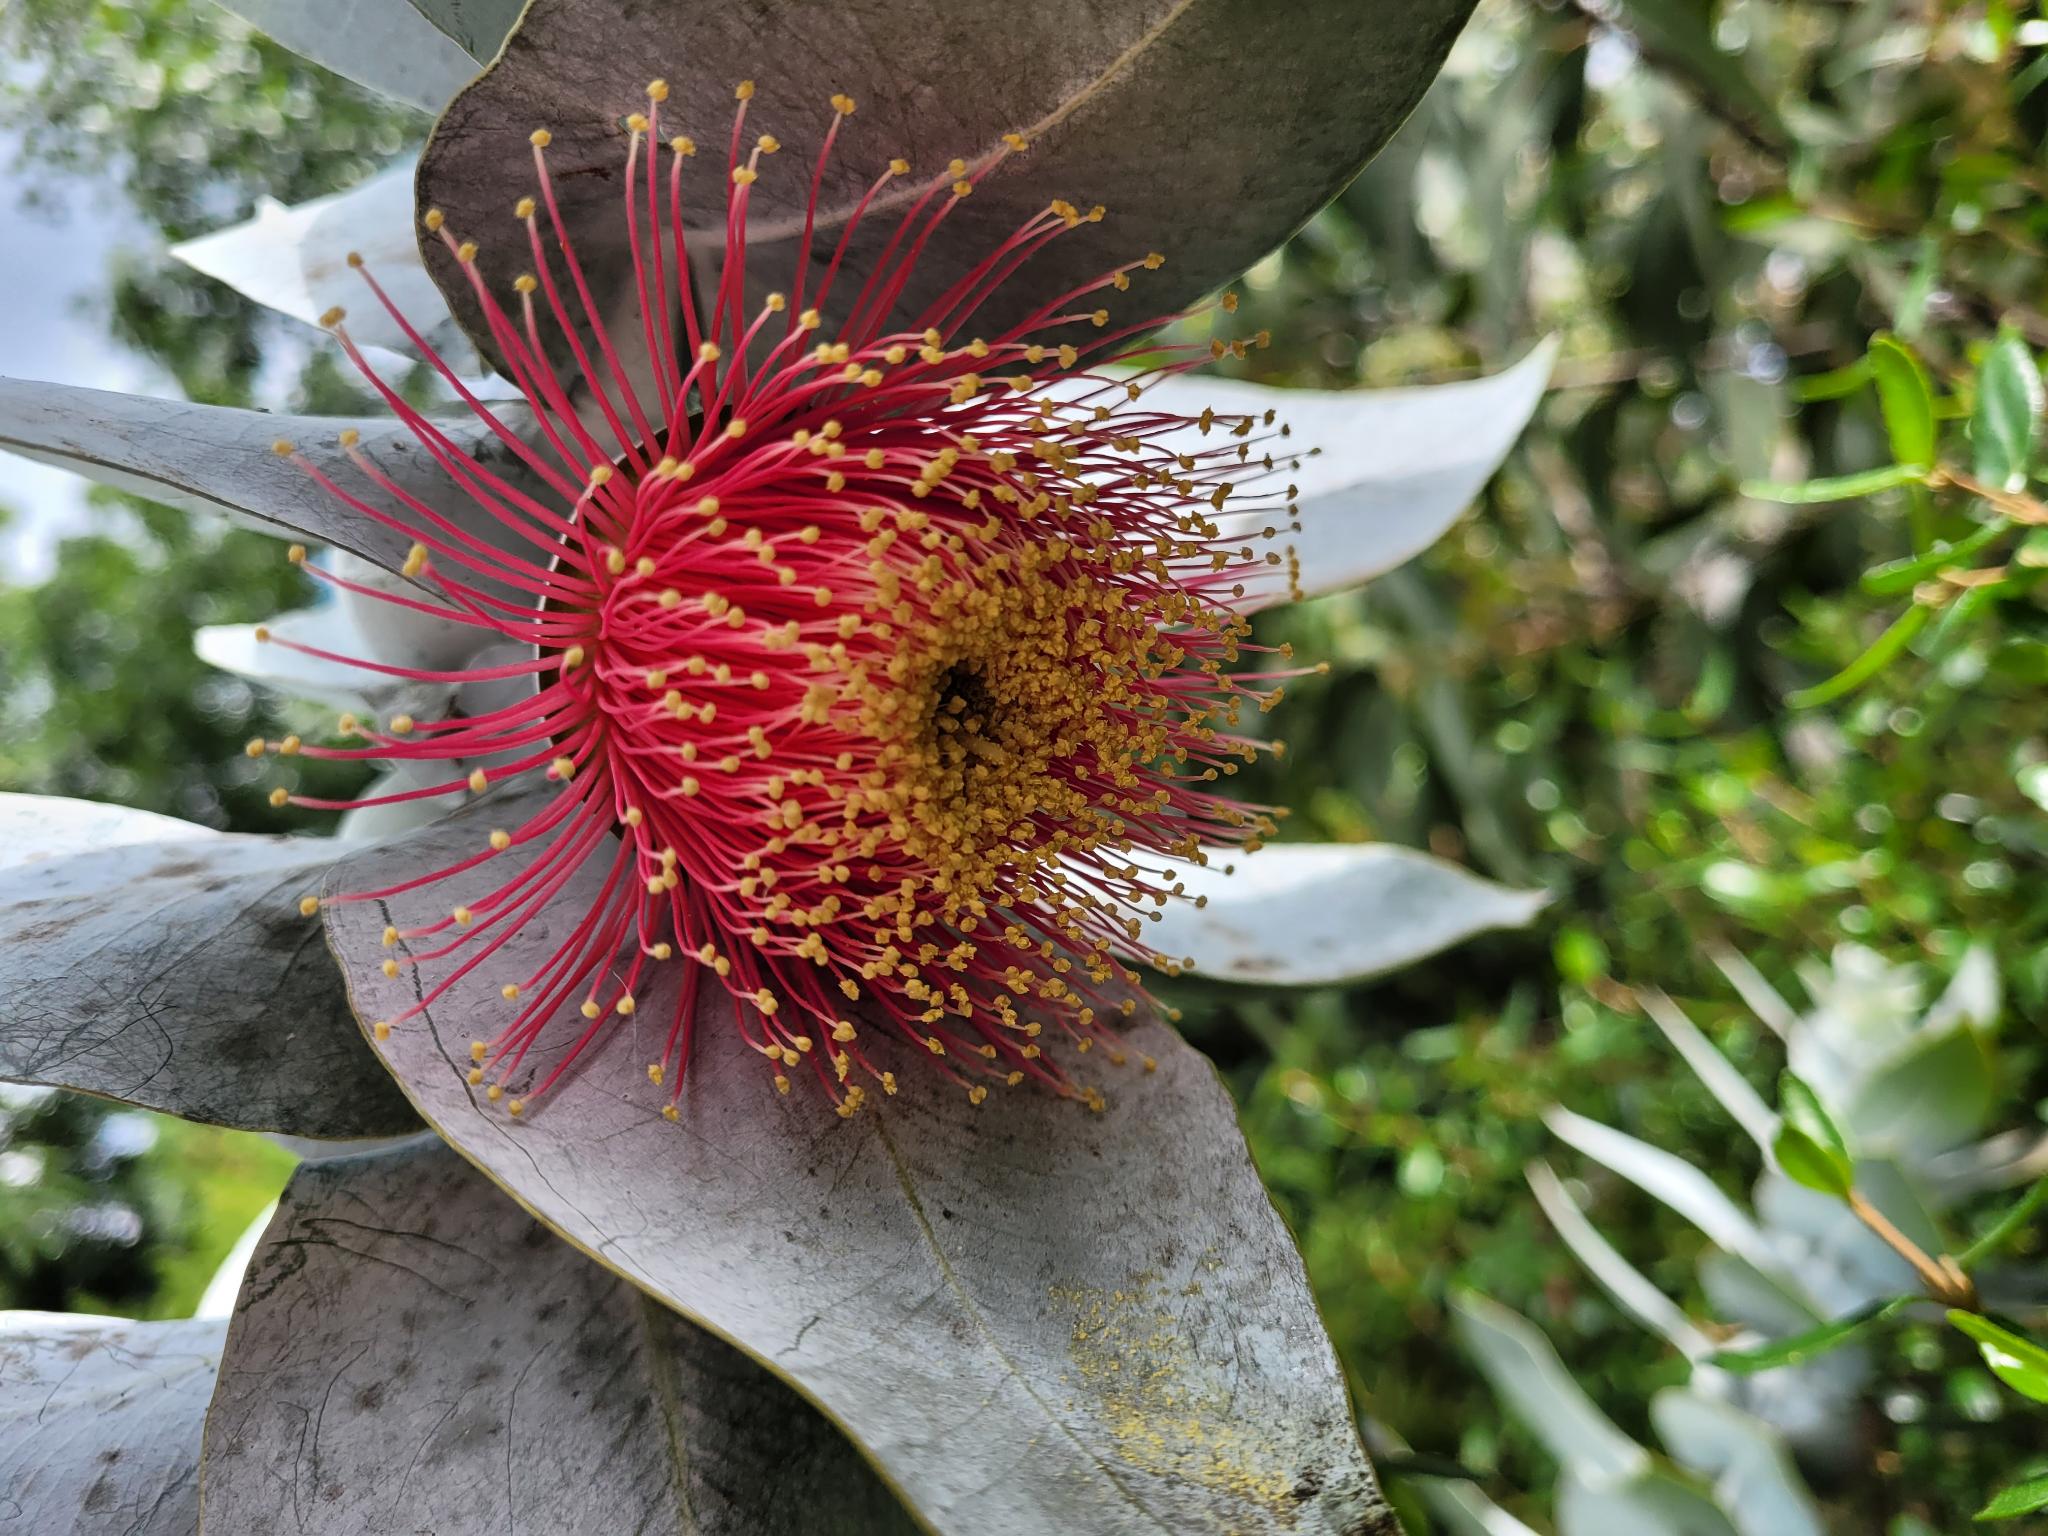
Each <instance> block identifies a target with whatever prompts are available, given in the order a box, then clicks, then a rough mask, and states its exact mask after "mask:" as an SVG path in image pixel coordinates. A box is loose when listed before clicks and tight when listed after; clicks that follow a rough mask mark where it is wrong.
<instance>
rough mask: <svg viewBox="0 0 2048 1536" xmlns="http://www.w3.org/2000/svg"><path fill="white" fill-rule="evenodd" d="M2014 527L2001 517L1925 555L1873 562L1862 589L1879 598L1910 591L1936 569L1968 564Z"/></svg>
mask: <svg viewBox="0 0 2048 1536" xmlns="http://www.w3.org/2000/svg"><path fill="white" fill-rule="evenodd" d="M2012 528H2013V525H2012V524H2011V523H2009V522H2007V521H2005V520H2004V519H2003V518H2000V519H1999V520H1998V521H1997V522H1993V523H1986V524H1985V525H1984V526H1983V527H1982V528H1979V529H1978V530H1977V531H1976V532H1975V533H1973V534H1971V535H1969V537H1967V538H1963V539H1958V540H1956V541H1955V542H1954V543H1950V542H1949V541H1947V540H1946V539H1944V540H1942V541H1940V543H1939V544H1938V545H1937V546H1936V547H1935V548H1934V549H1931V550H1929V551H1928V552H1927V553H1926V554H1924V555H1909V556H1907V557H1906V558H1905V559H1902V560H1887V561H1886V562H1885V563H1884V564H1883V565H1874V566H1872V567H1871V568H1870V569H1869V570H1867V571H1865V572H1864V573H1863V590H1864V591H1866V592H1869V593H1872V594H1873V595H1875V596H1878V597H1895V596H1897V595H1898V594H1899V593H1901V592H1910V591H1912V590H1913V588H1915V587H1916V586H1918V585H1919V584H1920V583H1921V582H1922V581H1925V580H1926V579H1927V578H1928V577H1930V576H1932V575H1933V574H1934V573H1935V572H1936V571H1939V570H1943V569H1945V568H1948V567H1952V566H1963V567H1967V566H1968V565H1969V563H1970V562H1971V561H1973V560H1974V559H1976V557H1977V556H1978V555H1980V554H1982V553H1983V552H1984V551H1985V550H1986V549H1988V548H1990V547H1991V545H1993V544H1995V543H1997V542H1998V540H1999V539H2001V538H2003V537H2004V536H2005V535H2006V534H2008V533H2010V532H2012Z"/></svg>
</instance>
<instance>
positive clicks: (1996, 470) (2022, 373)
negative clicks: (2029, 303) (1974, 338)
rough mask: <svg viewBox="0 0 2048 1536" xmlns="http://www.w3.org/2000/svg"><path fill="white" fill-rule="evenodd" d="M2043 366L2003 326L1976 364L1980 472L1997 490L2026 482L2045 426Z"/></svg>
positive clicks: (1974, 440) (1973, 435)
mask: <svg viewBox="0 0 2048 1536" xmlns="http://www.w3.org/2000/svg"><path fill="white" fill-rule="evenodd" d="M2042 406H2043V397H2042V389H2041V370H2040V368H2039V367H2038V366H2036V364H2035V362H2034V353H2033V349H2032V348H2030V347H2029V346H2028V345H2027V343H2026V340H2025V339H2024V338H2023V337H2021V336H2020V335H2019V334H2018V333H2017V332H2015V331H2012V330H2010V329H2006V330H2001V331H2000V332H1999V333H1998V339H1997V340H1996V341H1994V342H1993V343H1992V344H1991V346H1990V348H1989V349H1988V350H1987V351H1986V352H1985V354H1984V361H1983V362H1982V363H1981V364H1980V365H1979V366H1978V369H1977V409H1976V412H1975V414H1974V415H1972V416H1971V418H1970V441H1971V444H1972V446H1973V447H1974V449H1975V450H1976V457H1975V464H1976V471H1977V478H1978V479H1979V480H1981V481H1983V482H1984V483H1985V484H1986V485H1988V486H1991V487H1992V488H1993V489H1995V490H2001V491H2018V490H2023V489H2025V488H2026V484H2027V469H2028V467H2029V466H2030V465H2031V464H2032V462H2033V458H2034V444H2035V442H2036V441H2037V440H2038V439H2039V436H2040V430H2041V410H2042Z"/></svg>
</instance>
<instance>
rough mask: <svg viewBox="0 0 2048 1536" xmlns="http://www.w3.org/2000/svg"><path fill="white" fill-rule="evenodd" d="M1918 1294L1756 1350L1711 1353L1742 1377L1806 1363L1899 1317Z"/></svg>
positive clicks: (1872, 1306) (1714, 1359)
mask: <svg viewBox="0 0 2048 1536" xmlns="http://www.w3.org/2000/svg"><path fill="white" fill-rule="evenodd" d="M1922 1299H1923V1298H1921V1297H1917V1296H1894V1297H1893V1298H1892V1299H1891V1300H1890V1301H1873V1302H1872V1303H1870V1305H1868V1306H1866V1307H1858V1308H1857V1309H1856V1310H1855V1311H1854V1312H1851V1313H1849V1314H1848V1315H1847V1316H1846V1317H1838V1318H1836V1319H1834V1321H1832V1322H1827V1323H1822V1324H1821V1325H1820V1326H1819V1327H1818V1328H1809V1329H1807V1330H1806V1332H1804V1333H1797V1334H1794V1335H1793V1336H1792V1337H1791V1338H1789V1339H1774V1340H1773V1341H1772V1342H1770V1343H1769V1344H1764V1345H1760V1346H1759V1347H1757V1348H1755V1349H1723V1350H1717V1351H1716V1352H1715V1353H1714V1354H1712V1355H1710V1356H1708V1359H1709V1360H1711V1361H1712V1362H1713V1363H1714V1364H1715V1365H1718V1366H1720V1367H1721V1369H1722V1370H1724V1371H1733V1372H1735V1373H1736V1374H1737V1375H1738V1376H1753V1375H1755V1374H1756V1373H1757V1372H1758V1371H1771V1370H1776V1369H1777V1368H1778V1367H1780V1366H1785V1365H1803V1364H1805V1363H1806V1362H1807V1361H1808V1360H1813V1359H1817V1358H1818V1357H1819V1356H1821V1355H1825V1354H1827V1353H1828V1352H1829V1351H1830V1350H1833V1349H1839V1348H1841V1346H1842V1345H1844V1344H1847V1343H1848V1342H1849V1341H1850V1340H1851V1339H1853V1338H1855V1337H1856V1336H1857V1335H1858V1334H1860V1333H1862V1332H1864V1331H1865V1330H1866V1329H1869V1328H1872V1327H1874V1326H1876V1325H1877V1324H1879V1323H1882V1322H1887V1321H1889V1320H1890V1319H1892V1318H1894V1317H1896V1316H1897V1315H1898V1314H1899V1313H1900V1312H1901V1311H1902V1310H1904V1309H1905V1308H1906V1307H1908V1306H1910V1305H1911V1304H1912V1303H1913V1302H1915V1301H1919V1300H1922Z"/></svg>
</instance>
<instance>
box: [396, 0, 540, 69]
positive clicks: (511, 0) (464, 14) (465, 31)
mask: <svg viewBox="0 0 2048 1536" xmlns="http://www.w3.org/2000/svg"><path fill="white" fill-rule="evenodd" d="M409 3H410V4H411V5H412V6H413V7H414V8H415V9H416V10H418V12H419V13H420V14H421V15H422V16H424V17H426V18H427V20H428V21H430V22H432V23H433V24H434V25H435V26H436V27H437V28H439V29H440V30H441V31H443V32H445V33H447V34H448V36H450V37H452V38H454V39H455V41H456V42H457V43H458V44H460V45H461V47H462V50H463V52H465V53H467V54H468V55H469V56H470V57H471V58H473V59H475V60H476V61H477V62H478V63H479V64H487V63H489V62H490V60H491V57H492V56H493V55H494V54H496V53H497V51H498V49H499V48H500V47H502V46H503V45H504V42H505V35H506V34H507V33H509V32H510V31H511V30H512V28H513V26H514V24H515V23H517V22H518V20H519V13H520V12H521V11H523V10H525V9H526V0H409Z"/></svg>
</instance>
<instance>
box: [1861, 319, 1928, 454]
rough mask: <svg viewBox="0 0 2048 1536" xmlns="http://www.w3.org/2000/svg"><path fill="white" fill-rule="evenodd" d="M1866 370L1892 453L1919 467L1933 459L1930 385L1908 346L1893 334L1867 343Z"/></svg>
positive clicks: (1925, 370) (1918, 360) (1922, 367)
mask: <svg viewBox="0 0 2048 1536" xmlns="http://www.w3.org/2000/svg"><path fill="white" fill-rule="evenodd" d="M1870 371H1871V376H1872V377H1873V378H1874V379H1875V380H1876V381H1877V403H1878V406H1879V408H1880V409H1881V410H1882V411H1883V412H1884V429H1885V434H1886V435H1887V436H1888V437H1889V438H1890V439H1891V445H1892V457H1893V458H1895V459H1897V460H1898V461H1899V462H1900V463H1901V464H1914V465H1919V466H1920V467H1922V468H1928V467H1931V466H1932V465H1933V463H1934V386H1933V385H1932V384H1931V383H1930V382H1929V381H1928V378H1927V369H1926V367H1925V366H1924V365H1922V363H1921V361H1920V358H1919V356H1918V355H1917V354H1916V353H1915V352H1914V351H1913V350H1912V348H1910V347H1908V346H1906V345H1905V343H1903V342H1901V341H1900V340H1898V339H1897V338H1896V337H1893V336H1886V335H1879V336H1878V337H1876V338H1875V339H1874V340H1873V341H1872V342H1871V343H1870Z"/></svg>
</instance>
